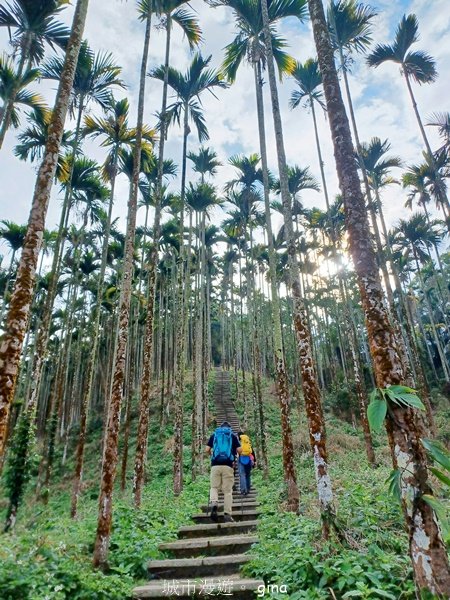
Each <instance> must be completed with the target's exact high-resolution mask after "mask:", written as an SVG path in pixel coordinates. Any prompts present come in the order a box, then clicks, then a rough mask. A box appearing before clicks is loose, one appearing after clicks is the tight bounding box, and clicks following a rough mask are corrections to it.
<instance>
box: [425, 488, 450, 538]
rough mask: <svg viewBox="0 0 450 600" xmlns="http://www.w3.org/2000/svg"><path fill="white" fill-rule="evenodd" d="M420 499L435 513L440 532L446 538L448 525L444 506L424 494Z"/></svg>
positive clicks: (449, 529)
mask: <svg viewBox="0 0 450 600" xmlns="http://www.w3.org/2000/svg"><path fill="white" fill-rule="evenodd" d="M422 497H423V499H424V500H425V502H426V503H427V504H428V506H431V508H432V509H433V510H434V512H435V513H436V515H437V517H438V519H439V521H440V523H441V527H442V532H443V534H444V537H445V538H447V537H448V536H449V535H450V523H449V520H448V518H447V511H446V508H445V505H444V504H443V503H442V502H440V501H439V500H437V499H436V498H435V497H434V496H430V495H428V494H424V495H423V496H422Z"/></svg>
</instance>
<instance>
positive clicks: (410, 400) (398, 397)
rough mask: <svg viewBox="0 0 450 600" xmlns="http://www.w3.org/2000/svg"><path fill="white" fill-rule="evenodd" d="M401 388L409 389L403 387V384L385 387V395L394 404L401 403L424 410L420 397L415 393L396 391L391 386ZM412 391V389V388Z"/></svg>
mask: <svg viewBox="0 0 450 600" xmlns="http://www.w3.org/2000/svg"><path fill="white" fill-rule="evenodd" d="M394 387H395V388H402V389H410V388H403V386H391V387H388V388H386V390H385V391H386V395H387V396H388V397H389V399H390V400H392V401H393V402H395V403H396V404H403V405H404V406H411V407H413V408H419V409H420V410H425V407H424V405H423V404H422V401H421V399H420V398H419V397H418V396H416V394H410V393H409V392H405V391H402V392H396V391H395V390H394V389H393V388H394ZM413 391H414V390H413Z"/></svg>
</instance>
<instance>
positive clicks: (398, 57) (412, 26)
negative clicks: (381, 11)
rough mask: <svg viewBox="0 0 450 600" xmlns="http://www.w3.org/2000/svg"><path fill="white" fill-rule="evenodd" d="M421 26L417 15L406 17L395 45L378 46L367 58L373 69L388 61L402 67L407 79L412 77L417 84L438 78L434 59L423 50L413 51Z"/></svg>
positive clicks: (400, 26) (398, 28)
mask: <svg viewBox="0 0 450 600" xmlns="http://www.w3.org/2000/svg"><path fill="white" fill-rule="evenodd" d="M418 29H419V24H418V21H417V17H416V15H408V16H406V15H404V16H403V18H402V20H401V22H400V25H399V26H398V27H397V31H396V34H395V40H394V42H393V44H378V45H377V46H376V48H375V50H374V51H373V52H371V53H370V54H369V56H368V57H367V62H368V64H369V65H370V66H371V67H378V66H380V65H382V64H383V63H385V62H387V61H392V62H395V63H397V64H399V65H400V66H401V69H402V72H403V73H404V75H405V76H406V77H408V76H411V77H412V78H413V79H414V80H415V81H416V82H417V83H420V84H422V83H432V82H433V81H435V79H436V77H437V71H436V64H435V61H434V60H433V58H432V57H431V56H430V55H429V54H427V53H426V52H422V51H421V50H411V49H410V48H411V46H412V45H413V44H414V43H415V42H417V40H418V39H419V35H418Z"/></svg>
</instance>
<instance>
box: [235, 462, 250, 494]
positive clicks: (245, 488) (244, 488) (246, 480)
mask: <svg viewBox="0 0 450 600" xmlns="http://www.w3.org/2000/svg"><path fill="white" fill-rule="evenodd" d="M238 467H239V487H240V492H241V494H244V493H246V492H249V491H250V484H251V482H250V475H251V472H252V465H251V463H249V464H248V465H243V464H242V463H241V462H240V461H239V462H238Z"/></svg>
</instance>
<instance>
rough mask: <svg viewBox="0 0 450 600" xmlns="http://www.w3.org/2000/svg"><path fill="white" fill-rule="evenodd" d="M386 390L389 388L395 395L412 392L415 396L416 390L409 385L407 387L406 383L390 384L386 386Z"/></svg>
mask: <svg viewBox="0 0 450 600" xmlns="http://www.w3.org/2000/svg"><path fill="white" fill-rule="evenodd" d="M387 389H388V390H391V392H394V394H396V395H401V394H414V396H417V390H413V389H412V388H410V387H407V386H406V385H390V386H388V387H387Z"/></svg>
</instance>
